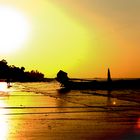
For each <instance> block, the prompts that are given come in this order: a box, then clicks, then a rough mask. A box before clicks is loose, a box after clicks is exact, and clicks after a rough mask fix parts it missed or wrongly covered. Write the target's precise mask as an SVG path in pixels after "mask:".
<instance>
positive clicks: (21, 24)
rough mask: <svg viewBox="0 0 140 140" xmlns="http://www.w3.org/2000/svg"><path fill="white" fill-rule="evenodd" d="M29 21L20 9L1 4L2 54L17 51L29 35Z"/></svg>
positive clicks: (0, 47)
mask: <svg viewBox="0 0 140 140" xmlns="http://www.w3.org/2000/svg"><path fill="white" fill-rule="evenodd" d="M29 27H30V26H29V21H28V20H27V18H26V17H25V16H24V15H23V14H22V13H21V12H20V11H18V10H16V9H15V8H12V7H8V6H0V54H5V53H11V52H12V51H17V49H18V48H20V47H21V46H22V45H23V43H25V42H26V39H27V38H28V35H29V31H30V28H29Z"/></svg>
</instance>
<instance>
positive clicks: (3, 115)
mask: <svg viewBox="0 0 140 140" xmlns="http://www.w3.org/2000/svg"><path fill="white" fill-rule="evenodd" d="M19 87H20V84H19V83H18V84H15V85H14V86H13V87H12V88H11V89H9V91H8V92H0V93H1V96H0V140H139V139H140V110H139V108H140V104H139V102H134V101H129V100H125V99H121V100H120V99H117V98H112V97H106V96H97V95H96V94H95V95H94V94H87V93H86V92H88V93H89V91H86V92H83V91H71V92H70V93H65V94H64V93H63V94H62V93H59V92H56V91H55V92H50V94H49V93H48V92H47V93H46V94H42V93H39V92H33V91H31V90H30V91H27V86H26V90H24V88H23V85H22V88H19ZM90 92H91V91H90ZM92 93H95V91H92Z"/></svg>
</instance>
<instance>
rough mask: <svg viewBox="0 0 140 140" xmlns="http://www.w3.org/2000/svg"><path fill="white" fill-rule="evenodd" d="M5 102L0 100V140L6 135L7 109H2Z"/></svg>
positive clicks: (5, 137)
mask: <svg viewBox="0 0 140 140" xmlns="http://www.w3.org/2000/svg"><path fill="white" fill-rule="evenodd" d="M4 107H5V103H4V101H3V100H0V140H6V139H7V137H8V118H7V115H5V114H7V113H8V110H6V109H4Z"/></svg>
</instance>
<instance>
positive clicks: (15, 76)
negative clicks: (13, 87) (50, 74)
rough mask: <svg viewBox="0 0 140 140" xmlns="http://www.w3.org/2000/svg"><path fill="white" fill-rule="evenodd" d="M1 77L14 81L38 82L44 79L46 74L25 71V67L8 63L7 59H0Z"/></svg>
mask: <svg viewBox="0 0 140 140" xmlns="http://www.w3.org/2000/svg"><path fill="white" fill-rule="evenodd" d="M0 79H6V80H10V81H13V82H37V81H44V74H43V73H41V72H39V71H37V70H31V71H25V68H24V67H16V66H14V65H8V63H7V61H6V60H5V59H2V60H1V61H0Z"/></svg>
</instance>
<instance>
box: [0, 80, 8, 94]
mask: <svg viewBox="0 0 140 140" xmlns="http://www.w3.org/2000/svg"><path fill="white" fill-rule="evenodd" d="M0 91H2V92H6V91H7V83H6V82H0Z"/></svg>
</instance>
